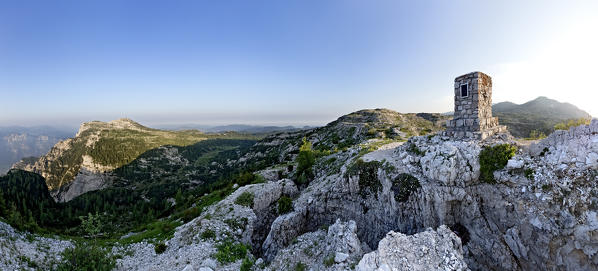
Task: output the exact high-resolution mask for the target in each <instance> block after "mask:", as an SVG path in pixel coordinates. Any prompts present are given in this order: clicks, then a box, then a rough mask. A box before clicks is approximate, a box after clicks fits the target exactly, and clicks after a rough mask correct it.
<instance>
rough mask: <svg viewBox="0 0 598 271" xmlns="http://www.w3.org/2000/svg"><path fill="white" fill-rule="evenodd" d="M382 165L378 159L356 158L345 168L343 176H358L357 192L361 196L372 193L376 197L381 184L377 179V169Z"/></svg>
mask: <svg viewBox="0 0 598 271" xmlns="http://www.w3.org/2000/svg"><path fill="white" fill-rule="evenodd" d="M381 166H382V163H380V162H379V161H370V162H364V161H363V160H361V159H358V160H357V161H356V162H355V163H353V164H352V165H351V166H349V168H348V169H347V172H346V173H345V177H347V178H348V177H350V176H359V193H360V194H361V196H362V197H365V196H367V195H368V193H373V194H374V195H376V197H378V194H377V192H378V191H380V190H381V189H382V184H380V181H379V180H378V169H379V168H380V167H381Z"/></svg>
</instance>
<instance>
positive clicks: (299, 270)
mask: <svg viewBox="0 0 598 271" xmlns="http://www.w3.org/2000/svg"><path fill="white" fill-rule="evenodd" d="M294 270H295V271H305V270H307V266H306V265H305V264H304V263H302V262H298V263H297V264H295V268H294Z"/></svg>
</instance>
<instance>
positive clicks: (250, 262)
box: [239, 257, 253, 271]
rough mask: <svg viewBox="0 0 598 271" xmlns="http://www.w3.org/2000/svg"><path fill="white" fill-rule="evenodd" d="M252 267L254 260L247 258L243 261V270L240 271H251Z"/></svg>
mask: <svg viewBox="0 0 598 271" xmlns="http://www.w3.org/2000/svg"><path fill="white" fill-rule="evenodd" d="M251 267H253V260H251V259H250V258H249V257H245V259H243V262H242V263H241V268H240V269H239V270H240V271H250V270H251Z"/></svg>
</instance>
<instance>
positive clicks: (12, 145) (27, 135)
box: [0, 126, 74, 175]
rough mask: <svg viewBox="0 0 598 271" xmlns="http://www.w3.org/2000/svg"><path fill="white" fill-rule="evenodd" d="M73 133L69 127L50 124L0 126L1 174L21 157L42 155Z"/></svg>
mask: <svg viewBox="0 0 598 271" xmlns="http://www.w3.org/2000/svg"><path fill="white" fill-rule="evenodd" d="M73 134H74V132H73V131H70V130H69V129H66V128H56V127H50V126H33V127H20V126H8V127H0V175H2V174H4V173H5V172H6V171H7V170H8V169H9V168H10V166H11V165H12V164H14V163H16V162H18V161H19V160H20V159H22V158H24V157H31V156H41V155H43V154H45V153H46V152H48V151H49V150H50V149H51V148H52V146H54V144H56V143H57V142H58V141H60V140H64V139H66V138H68V137H69V136H72V135H73Z"/></svg>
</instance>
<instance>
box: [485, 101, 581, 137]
mask: <svg viewBox="0 0 598 271" xmlns="http://www.w3.org/2000/svg"><path fill="white" fill-rule="evenodd" d="M492 112H493V114H494V116H497V117H498V121H499V122H500V124H503V125H506V126H507V128H508V129H509V132H511V134H512V135H513V136H515V137H528V136H529V135H530V133H531V131H533V130H537V131H539V132H542V133H544V134H546V135H548V134H550V133H551V132H553V131H554V125H555V124H557V123H559V122H563V121H566V120H570V119H580V118H585V119H589V118H591V117H592V116H591V115H590V114H588V113H587V112H585V111H583V110H581V109H579V108H577V107H576V106H574V105H572V104H570V103H562V102H559V101H556V100H553V99H549V98H547V97H543V96H541V97H538V98H536V99H534V100H531V101H529V102H526V103H523V104H515V103H512V102H501V103H497V104H495V105H493V106H492Z"/></svg>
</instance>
